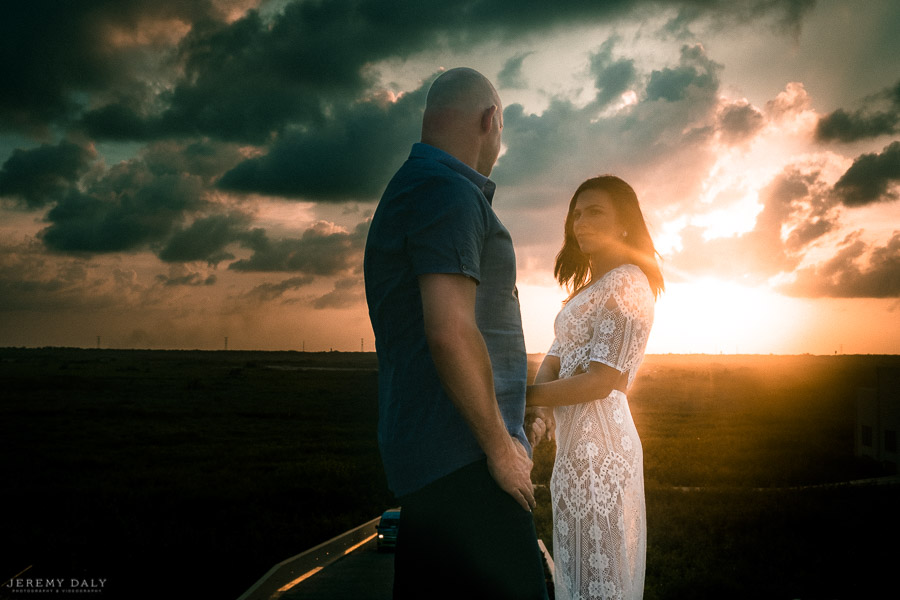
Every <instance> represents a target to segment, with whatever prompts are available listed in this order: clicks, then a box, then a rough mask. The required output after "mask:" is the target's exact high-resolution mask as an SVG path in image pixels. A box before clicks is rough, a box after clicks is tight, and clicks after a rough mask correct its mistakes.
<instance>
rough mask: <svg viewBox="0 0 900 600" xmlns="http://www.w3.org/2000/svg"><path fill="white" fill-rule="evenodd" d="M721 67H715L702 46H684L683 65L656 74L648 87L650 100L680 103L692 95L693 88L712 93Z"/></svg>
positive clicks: (651, 75) (652, 75)
mask: <svg viewBox="0 0 900 600" xmlns="http://www.w3.org/2000/svg"><path fill="white" fill-rule="evenodd" d="M721 68H722V67H721V65H717V64H716V63H713V62H712V61H711V60H709V58H708V57H707V56H706V52H705V51H704V50H703V47H702V46H699V45H695V46H685V47H684V48H683V49H682V51H681V61H680V64H679V65H678V66H677V67H675V68H668V67H667V68H665V69H662V70H659V71H653V72H652V73H651V74H650V81H649V82H648V83H647V100H649V101H651V102H652V101H654V100H665V101H667V102H677V101H679V100H684V99H685V98H687V97H688V95H689V94H690V90H691V88H696V89H701V90H702V89H710V88H716V87H718V71H720V70H721Z"/></svg>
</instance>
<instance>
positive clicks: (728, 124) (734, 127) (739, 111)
mask: <svg viewBox="0 0 900 600" xmlns="http://www.w3.org/2000/svg"><path fill="white" fill-rule="evenodd" d="M765 123H766V118H765V116H764V115H763V114H762V113H761V112H760V111H758V110H757V109H756V108H755V107H754V106H753V105H751V104H749V103H747V102H738V103H735V104H729V105H727V106H725V107H724V108H723V109H722V112H721V113H720V114H719V121H718V124H717V126H718V129H719V134H720V135H721V137H722V141H724V142H725V143H727V144H740V143H741V142H743V141H745V140H749V139H751V138H752V137H753V136H754V135H755V134H756V133H757V132H758V131H759V130H760V129H762V128H763V127H764V126H765Z"/></svg>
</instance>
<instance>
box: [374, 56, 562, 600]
mask: <svg viewBox="0 0 900 600" xmlns="http://www.w3.org/2000/svg"><path fill="white" fill-rule="evenodd" d="M502 128H503V113H502V106H501V103H500V98H499V96H498V94H497V91H496V90H495V89H494V87H493V85H491V83H490V82H489V81H488V80H487V79H486V78H485V77H484V76H483V75H481V74H480V73H478V72H477V71H474V70H472V69H465V68H461V69H453V70H450V71H447V72H445V73H443V74H442V75H441V76H440V77H438V78H437V79H436V80H435V81H434V83H433V84H432V86H431V89H430V90H429V92H428V96H427V99H426V105H425V114H424V117H423V122H422V141H421V143H418V144H414V145H413V148H412V152H411V153H410V156H409V159H408V160H407V161H406V163H405V164H404V165H403V166H402V167H401V168H400V170H399V171H398V172H397V173H396V175H395V176H394V178H393V179H392V180H391V182H390V183H389V184H388V186H387V189H386V190H385V192H384V195H383V196H382V198H381V202H380V203H379V205H378V208H377V210H376V211H375V216H374V217H373V219H372V224H371V227H370V229H369V236H368V239H367V241H366V256H365V279H366V298H367V301H368V304H369V316H370V318H371V320H372V326H373V328H374V330H375V345H376V350H377V352H378V363H379V425H378V439H379V446H380V449H381V455H382V459H383V462H384V466H385V471H386V474H387V478H388V485H389V486H390V488H391V490H392V491H393V492H394V494H395V495H396V496H397V497H398V499H399V500H400V503H401V505H402V511H401V517H400V528H399V538H398V542H397V550H396V556H395V567H394V573H395V575H394V598H438V597H448V598H478V597H485V598H497V599H502V598H510V599H515V600H526V599H530V598H546V594H547V592H546V586H545V584H544V577H543V570H542V562H541V555H540V550H539V548H538V546H537V538H536V535H535V531H534V523H533V520H532V516H531V512H530V511H531V509H532V508H533V507H534V492H533V488H532V485H531V466H532V463H531V459H530V458H529V455H528V452H527V451H526V446H527V444H528V441H527V439H526V437H525V432H524V430H523V418H524V412H525V384H526V371H527V364H526V355H525V343H524V338H523V335H522V323H521V315H520V312H519V301H518V296H517V292H516V287H515V281H516V263H515V255H514V253H513V247H512V240H511V238H510V236H509V232H508V231H507V230H506V228H505V227H504V226H503V225H502V223H500V221H499V219H497V216H496V215H495V214H494V211H493V209H492V208H491V200H492V198H493V193H494V189H495V186H494V183H493V182H492V181H491V180H490V179H488V176H489V175H490V173H491V170H492V169H493V165H494V163H495V162H496V160H497V157H498V156H499V154H500V137H501V130H502Z"/></svg>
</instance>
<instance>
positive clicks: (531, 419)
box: [525, 406, 556, 448]
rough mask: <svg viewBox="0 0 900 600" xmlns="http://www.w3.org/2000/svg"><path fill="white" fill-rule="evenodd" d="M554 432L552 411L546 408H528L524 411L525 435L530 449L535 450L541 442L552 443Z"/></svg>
mask: <svg viewBox="0 0 900 600" xmlns="http://www.w3.org/2000/svg"><path fill="white" fill-rule="evenodd" d="M555 432H556V420H555V419H554V418H553V409H552V408H549V407H546V406H529V407H527V408H526V409H525V435H527V436H528V441H529V443H531V447H532V448H535V447H537V445H538V444H540V443H541V442H542V441H544V440H547V441H548V442H549V441H552V440H553V437H554V434H555Z"/></svg>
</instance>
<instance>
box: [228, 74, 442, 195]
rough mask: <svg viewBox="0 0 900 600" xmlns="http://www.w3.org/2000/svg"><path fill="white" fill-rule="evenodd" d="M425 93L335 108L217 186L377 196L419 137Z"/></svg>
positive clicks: (265, 191) (233, 171) (282, 192)
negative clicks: (320, 121) (323, 119)
mask: <svg viewBox="0 0 900 600" xmlns="http://www.w3.org/2000/svg"><path fill="white" fill-rule="evenodd" d="M429 84H430V81H429ZM426 92H427V87H425V86H423V87H422V88H420V89H419V90H416V91H415V92H412V93H408V94H403V95H402V96H401V97H399V98H387V97H385V96H380V97H378V98H373V99H369V100H366V101H363V102H359V103H357V104H353V105H351V106H346V107H339V108H337V109H336V110H335V114H334V115H333V116H332V117H331V118H329V119H328V120H327V123H325V124H323V125H322V126H321V127H319V128H316V129H308V130H302V131H291V132H287V133H285V134H284V135H283V136H281V137H280V138H279V139H278V140H277V141H276V142H275V143H274V144H273V146H272V149H271V150H270V151H269V152H268V153H267V154H266V155H264V156H261V157H258V158H252V159H249V160H247V161H245V162H242V163H241V164H239V165H237V166H236V167H234V168H233V169H231V170H230V171H228V172H227V173H225V175H224V176H223V177H222V178H221V180H219V187H221V188H222V189H226V190H233V191H240V192H257V193H262V194H270V195H280V196H290V197H300V198H304V199H316V200H322V201H345V200H350V199H356V198H362V199H370V198H372V197H377V195H378V194H379V193H380V192H381V190H382V189H383V187H384V185H385V183H386V182H387V180H388V179H389V178H390V176H391V174H392V173H393V171H394V170H396V169H397V167H399V166H400V164H402V162H403V160H404V159H405V158H406V156H407V154H408V153H409V147H410V142H411V141H412V140H416V139H418V137H419V132H420V131H421V127H422V107H423V105H424V102H425V93H426Z"/></svg>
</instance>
